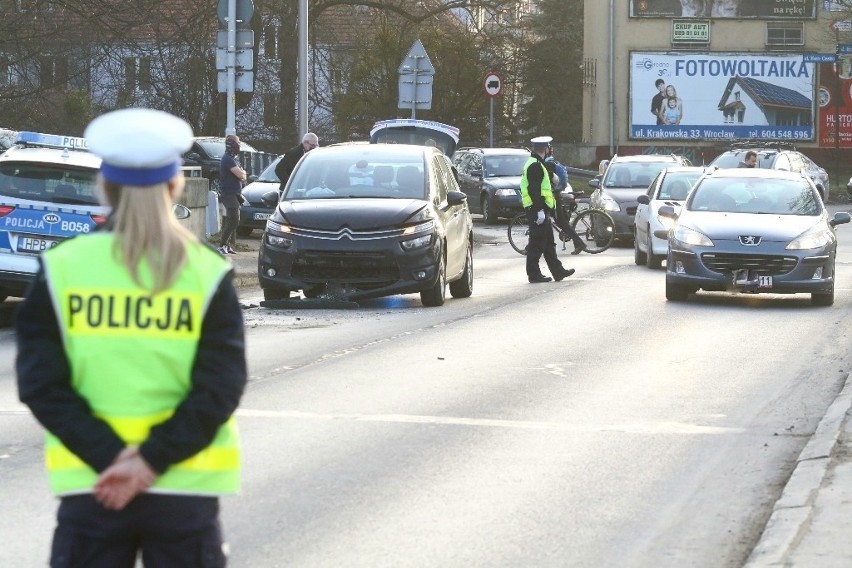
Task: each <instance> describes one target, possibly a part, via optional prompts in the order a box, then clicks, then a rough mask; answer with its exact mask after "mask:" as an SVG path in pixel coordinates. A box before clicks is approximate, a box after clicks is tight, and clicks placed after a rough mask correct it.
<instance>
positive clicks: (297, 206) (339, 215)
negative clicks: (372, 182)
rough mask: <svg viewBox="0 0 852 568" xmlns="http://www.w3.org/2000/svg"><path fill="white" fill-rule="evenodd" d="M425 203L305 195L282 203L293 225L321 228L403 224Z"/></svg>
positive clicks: (332, 229) (389, 226)
mask: <svg viewBox="0 0 852 568" xmlns="http://www.w3.org/2000/svg"><path fill="white" fill-rule="evenodd" d="M424 207H426V202H425V201H423V200H420V199H370V198H357V199H352V198H350V199H304V200H294V201H282V202H281V203H279V204H278V210H279V211H280V212H281V213H282V214H283V215H284V218H285V219H287V221H288V222H289V223H290V224H292V225H293V226H296V227H304V228H306V229H318V230H321V231H337V230H339V229H341V228H343V227H349V228H350V229H352V230H355V231H368V230H378V229H387V228H391V227H395V226H399V225H401V224H402V223H404V222H405V221H407V220H408V219H409V218H410V217H411V216H412V215H414V214H415V213H417V212H418V211H420V210H421V209H423V208H424Z"/></svg>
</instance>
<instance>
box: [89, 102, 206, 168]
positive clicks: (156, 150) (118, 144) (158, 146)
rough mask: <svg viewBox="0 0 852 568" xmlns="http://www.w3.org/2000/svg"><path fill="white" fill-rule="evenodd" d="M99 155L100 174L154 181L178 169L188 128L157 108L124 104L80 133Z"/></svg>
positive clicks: (189, 136) (189, 137)
mask: <svg viewBox="0 0 852 568" xmlns="http://www.w3.org/2000/svg"><path fill="white" fill-rule="evenodd" d="M83 136H84V137H85V138H86V141H87V142H88V145H89V150H90V151H91V152H92V153H94V154H96V155H97V156H100V158H101V160H102V162H101V174H102V175H103V176H104V178H106V179H107V180H109V181H111V182H114V183H120V184H123V185H154V184H158V183H162V182H165V181H168V180H170V179H172V178H173V177H174V176H176V175H177V174H178V172H179V171H180V166H181V163H182V160H181V154H183V153H184V152H186V151H187V150H189V148H190V146H192V128H191V127H190V126H189V124H188V123H187V122H186V121H185V120H183V119H181V118H178V117H176V116H173V115H171V114H169V113H167V112H163V111H160V110H153V109H147V108H128V109H122V110H116V111H113V112H108V113H106V114H103V115H101V116H99V117H97V118H96V119H95V120H93V121H92V122H91V123H89V126H87V127H86V131H85V133H84V134H83Z"/></svg>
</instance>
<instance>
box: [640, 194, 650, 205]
mask: <svg viewBox="0 0 852 568" xmlns="http://www.w3.org/2000/svg"><path fill="white" fill-rule="evenodd" d="M636 201H638V202H639V203H640V204H642V205H648V204H649V203H651V198H650V197H648V195H647V194H645V193H643V194H642V195H640V196H639V197H637V198H636Z"/></svg>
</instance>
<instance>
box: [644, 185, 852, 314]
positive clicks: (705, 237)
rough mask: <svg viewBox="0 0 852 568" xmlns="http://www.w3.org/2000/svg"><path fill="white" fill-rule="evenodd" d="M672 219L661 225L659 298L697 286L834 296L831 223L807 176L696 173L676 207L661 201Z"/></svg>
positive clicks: (814, 299) (817, 301) (841, 216)
mask: <svg viewBox="0 0 852 568" xmlns="http://www.w3.org/2000/svg"><path fill="white" fill-rule="evenodd" d="M659 214H660V215H661V216H668V217H670V218H672V219H676V223H675V225H674V227H673V228H672V229H671V230H670V231H669V232H668V243H669V246H668V257H667V261H666V298H667V299H668V300H672V301H683V300H686V299H687V297H688V296H689V294H691V293H694V292H696V291H698V290H707V291H727V292H734V293H752V294H759V293H774V294H795V293H810V294H811V303H812V304H813V305H817V306H830V305H831V304H833V303H834V263H835V254H836V249H837V238H836V235H835V227H836V226H837V225H841V224H843V223H848V222H849V220H850V216H849V213H845V212H841V213H835V214H834V216H833V217H830V216H829V214H828V211H827V210H826V208H825V205H824V203H823V201H822V199H821V198H820V195H819V192H818V191H817V188H816V186H815V185H814V183H813V181H812V180H811V179H810V178H809V177H807V175H803V174H799V173H792V172H785V171H779V170H765V169H725V170H716V171H714V172H712V173H708V174H706V175H704V176H703V177H702V178H701V179H699V180H698V182H697V183H696V185H695V186H694V187H693V189H692V191H691V192H690V194H689V197H688V198H687V200H686V202H685V203H684V205H683V207H682V208H681V209H680V212H679V213H676V212H675V210H674V208H673V207H670V206H667V207H661V208H660V210H659Z"/></svg>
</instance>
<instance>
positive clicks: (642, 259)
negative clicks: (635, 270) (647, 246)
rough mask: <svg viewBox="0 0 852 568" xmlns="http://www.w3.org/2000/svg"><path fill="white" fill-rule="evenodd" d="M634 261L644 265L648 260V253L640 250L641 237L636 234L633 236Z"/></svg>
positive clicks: (638, 264)
mask: <svg viewBox="0 0 852 568" xmlns="http://www.w3.org/2000/svg"><path fill="white" fill-rule="evenodd" d="M633 262H634V263H635V264H636V266H642V265H643V264H645V263H646V262H647V255H646V254H645V253H644V252H642V251H641V250H639V238H638V235H635V236H634V238H633Z"/></svg>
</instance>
